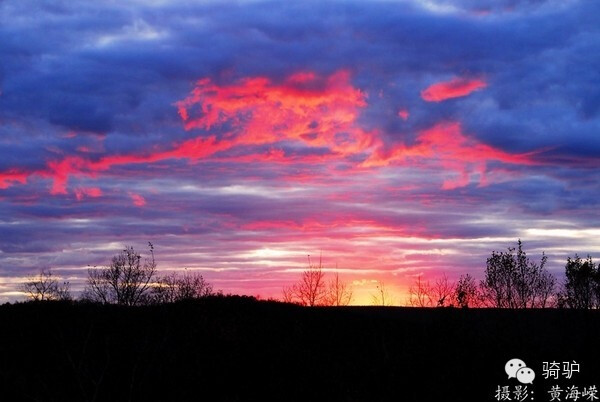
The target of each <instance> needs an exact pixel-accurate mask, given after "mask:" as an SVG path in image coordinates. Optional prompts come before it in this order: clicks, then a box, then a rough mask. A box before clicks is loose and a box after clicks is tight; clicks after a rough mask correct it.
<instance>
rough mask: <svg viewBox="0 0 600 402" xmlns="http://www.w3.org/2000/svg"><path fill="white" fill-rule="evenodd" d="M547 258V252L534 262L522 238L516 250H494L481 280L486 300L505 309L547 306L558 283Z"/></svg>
mask: <svg viewBox="0 0 600 402" xmlns="http://www.w3.org/2000/svg"><path fill="white" fill-rule="evenodd" d="M546 261H547V257H546V256H545V255H544V254H542V259H541V260H540V263H539V264H537V263H535V262H533V261H531V260H530V259H529V258H528V257H527V254H526V253H525V251H523V245H522V242H521V240H520V239H519V241H518V246H517V248H516V249H515V248H513V247H509V248H508V251H504V252H496V251H493V252H492V256H491V257H490V258H488V259H487V266H486V270H485V279H484V280H483V281H482V282H481V289H482V291H483V294H484V296H485V300H486V302H487V303H488V304H489V305H491V306H492V307H503V308H528V307H546V305H547V303H548V299H549V297H550V295H551V294H552V292H553V289H554V286H555V282H556V281H555V279H554V277H553V276H552V274H550V273H549V272H548V271H547V270H546V269H545V265H546Z"/></svg>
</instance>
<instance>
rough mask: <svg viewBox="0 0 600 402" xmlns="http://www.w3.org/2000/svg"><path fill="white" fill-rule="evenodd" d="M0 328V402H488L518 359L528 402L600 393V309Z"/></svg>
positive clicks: (140, 316) (161, 310) (51, 314)
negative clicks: (531, 373)
mask: <svg viewBox="0 0 600 402" xmlns="http://www.w3.org/2000/svg"><path fill="white" fill-rule="evenodd" d="M0 330H1V331H0V387H1V388H0V400H2V401H28V400H30V401H94V400H95V401H203V400H206V401H249V400H251V401H265V400H276V401H337V400H340V401H429V400H439V401H462V400H473V401H494V400H496V398H495V390H496V389H497V387H498V386H499V385H500V386H502V385H505V386H510V387H511V389H512V388H514V386H515V385H518V384H519V383H518V382H517V381H516V380H515V379H511V380H508V379H507V375H506V374H505V372H504V364H505V363H506V361H507V360H509V359H511V358H514V357H518V358H520V359H522V360H524V361H525V362H526V363H527V365H528V366H529V367H531V368H532V369H534V370H535V372H536V375H537V377H536V379H535V380H534V382H533V385H529V386H528V389H529V392H530V395H529V398H530V399H527V400H532V399H531V397H535V398H534V400H535V401H549V400H550V397H549V395H548V392H547V391H548V390H549V389H550V386H551V385H555V384H561V386H562V387H563V388H564V387H566V386H571V385H577V386H579V387H580V388H583V387H584V386H585V387H588V386H591V385H596V386H597V387H598V386H600V361H599V358H600V351H599V348H598V346H599V345H600V343H599V342H600V338H599V335H600V311H574V310H555V309H546V310H522V311H514V310H493V309H465V310H461V309H451V308H450V309H449V308H445V309H415V308H394V307H346V308H303V307H297V306H293V305H286V304H281V303H275V302H258V301H255V300H253V299H251V298H241V297H215V298H209V299H206V300H201V301H197V302H190V303H179V304H172V305H163V306H149V307H137V308H125V307H118V306H98V305H91V304H75V305H73V304H69V303H49V302H46V303H27V304H16V305H4V306H1V307H0ZM573 360H575V361H577V363H579V364H580V372H579V373H574V374H573V378H572V379H570V380H566V379H564V378H563V379H562V380H561V381H555V380H550V379H544V378H543V375H542V362H544V361H546V362H548V361H557V362H564V361H570V362H572V361H573ZM531 392H534V394H531ZM513 400H514V399H513ZM561 400H564V397H563V398H562V399H561ZM579 400H580V401H581V400H588V399H585V398H580V399H579Z"/></svg>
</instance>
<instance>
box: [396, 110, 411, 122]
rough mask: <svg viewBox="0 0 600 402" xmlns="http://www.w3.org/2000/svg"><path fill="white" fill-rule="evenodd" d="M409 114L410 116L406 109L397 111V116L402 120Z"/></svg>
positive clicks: (406, 118)
mask: <svg viewBox="0 0 600 402" xmlns="http://www.w3.org/2000/svg"><path fill="white" fill-rule="evenodd" d="M409 116H410V112H409V111H408V110H407V109H400V110H399V111H398V117H400V118H401V119H402V120H404V121H406V120H408V117H409Z"/></svg>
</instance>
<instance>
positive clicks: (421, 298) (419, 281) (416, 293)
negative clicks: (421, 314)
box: [408, 275, 433, 307]
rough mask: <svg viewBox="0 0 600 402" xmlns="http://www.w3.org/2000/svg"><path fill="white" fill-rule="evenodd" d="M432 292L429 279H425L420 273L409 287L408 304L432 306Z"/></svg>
mask: <svg viewBox="0 0 600 402" xmlns="http://www.w3.org/2000/svg"><path fill="white" fill-rule="evenodd" d="M432 294H433V292H432V287H431V285H430V284H429V281H427V282H425V281H423V277H422V275H419V276H417V278H416V279H415V283H414V284H413V285H412V286H411V287H410V288H409V289H408V304H409V305H410V306H413V307H431V306H432V303H433V301H432V299H431V296H432Z"/></svg>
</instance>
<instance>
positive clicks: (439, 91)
mask: <svg viewBox="0 0 600 402" xmlns="http://www.w3.org/2000/svg"><path fill="white" fill-rule="evenodd" d="M486 86H487V83H486V82H485V81H483V80H480V79H467V78H453V79H451V80H450V81H444V82H438V83H435V84H432V85H430V86H429V87H427V88H426V89H424V90H423V91H421V98H423V100H426V101H427V102H442V101H445V100H447V99H452V98H461V97H463V96H467V95H469V94H470V93H472V92H474V91H477V90H479V89H482V88H485V87H486Z"/></svg>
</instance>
